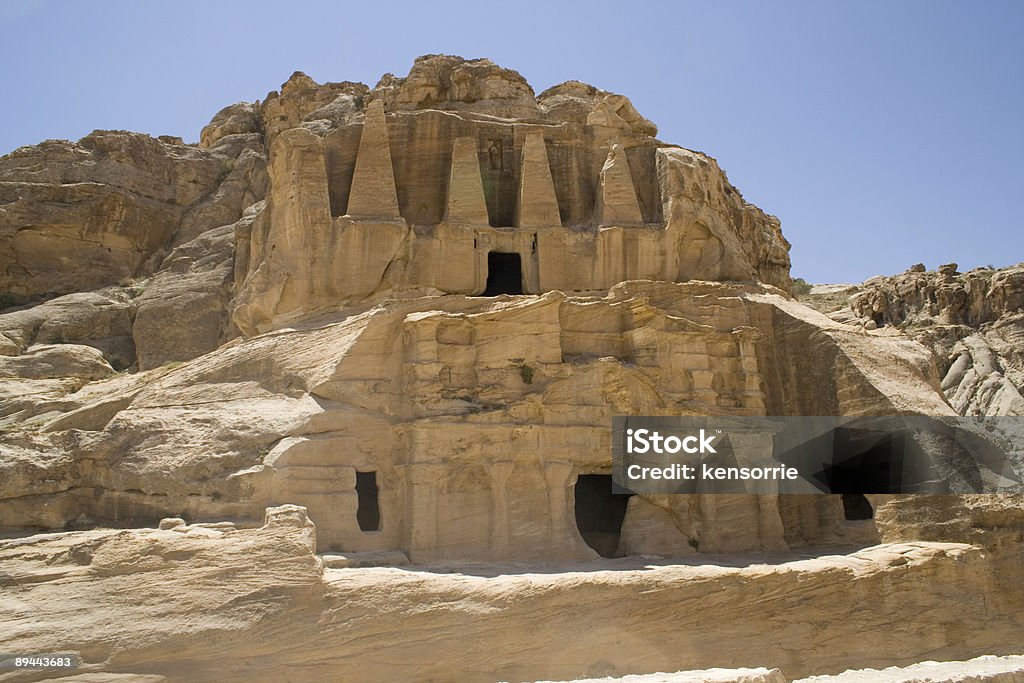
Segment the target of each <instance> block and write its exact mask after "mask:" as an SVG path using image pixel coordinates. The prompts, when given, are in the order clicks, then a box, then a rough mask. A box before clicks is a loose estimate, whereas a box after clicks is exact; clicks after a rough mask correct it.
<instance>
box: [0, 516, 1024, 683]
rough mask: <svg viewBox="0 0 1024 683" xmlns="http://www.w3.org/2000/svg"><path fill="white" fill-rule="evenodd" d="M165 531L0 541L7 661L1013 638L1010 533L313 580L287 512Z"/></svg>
mask: <svg viewBox="0 0 1024 683" xmlns="http://www.w3.org/2000/svg"><path fill="white" fill-rule="evenodd" d="M1014 504H1015V505H1016V506H1017V508H1018V510H1019V508H1020V504H1021V501H1020V499H1019V498H1017V499H1016V500H1015V501H1014ZM885 510H886V508H885V507H884V506H883V507H881V508H880V509H879V519H880V521H883V520H885V518H886V514H887V513H886V512H885ZM958 521H960V520H958ZM168 522H169V523H168V524H165V525H162V526H165V527H167V528H165V529H136V530H93V531H79V532H68V533H59V534H38V535H34V536H27V537H24V538H18V539H11V540H6V541H0V567H3V571H4V574H3V582H4V591H3V593H2V594H0V606H2V607H3V610H4V614H5V619H4V623H3V625H0V637H2V639H3V642H4V645H5V646H6V647H8V648H10V649H14V650H17V651H36V652H43V651H68V650H70V651H74V652H79V653H81V656H82V660H83V664H82V667H81V668H80V671H79V674H80V675H81V674H85V673H87V672H106V673H107V674H124V675H128V674H134V675H149V676H152V675H158V676H165V677H166V680H167V681H209V680H217V681H225V682H231V681H247V680H253V678H257V679H260V680H289V679H291V680H325V681H326V680H339V679H340V680H359V681H369V682H372V681H393V680H459V681H470V682H472V681H494V680H537V679H553V680H566V679H573V678H591V677H594V676H618V675H622V674H625V673H636V674H640V673H648V672H654V671H680V670H690V669H708V668H710V667H713V666H717V667H737V668H738V667H766V668H767V669H768V670H769V671H768V672H767V673H766V674H765V675H769V674H770V675H771V677H767V678H766V677H761V678H740V675H751V673H752V672H749V671H748V672H747V673H746V674H744V673H743V672H738V673H739V675H736V676H734V677H733V678H729V677H728V674H727V673H725V672H722V671H718V672H717V673H716V675H717V676H718V677H717V678H711V679H710V680H726V681H729V680H741V681H742V680H755V681H756V680H767V681H773V682H774V681H779V680H792V679H795V678H799V677H801V676H806V675H810V674H813V673H838V672H840V671H843V670H844V669H847V668H853V667H856V668H864V667H865V666H866V667H874V668H879V667H882V666H889V665H904V666H905V665H909V664H912V663H914V662H915V661H920V660H921V659H922V658H929V659H938V660H949V659H957V658H970V657H971V656H973V655H976V654H978V653H994V654H1008V653H1009V652H1012V649H1011V648H1013V647H1017V648H1019V643H1020V641H1019V635H1020V633H1021V632H1022V628H1024V622H1022V617H1021V615H1022V612H1021V609H1020V607H1021V600H1020V598H1021V590H1020V581H1019V578H1020V569H1019V561H1018V554H1019V545H1017V544H1012V545H1009V546H1007V545H1005V539H1006V538H1009V537H1011V536H1013V535H1014V534H1017V535H1019V534H1020V532H1021V526H1020V523H1021V520H1020V516H1019V514H1018V515H1017V517H1016V519H1012V520H1011V519H1003V520H989V521H987V522H986V524H987V528H986V529H977V530H976V531H975V533H974V535H973V537H972V539H971V541H970V542H967V543H948V542H946V543H934V542H914V543H899V542H891V543H887V544H885V545H880V546H876V547H873V548H868V549H865V550H862V551H859V552H855V553H852V554H848V555H832V556H824V557H818V558H814V559H805V560H798V561H790V562H784V563H781V564H749V563H745V562H744V563H739V564H738V566H736V565H734V566H729V565H719V566H714V565H707V564H704V565H699V564H664V563H661V562H655V563H653V564H652V563H649V562H644V561H639V562H637V561H632V562H631V561H628V560H619V561H617V564H616V563H608V564H606V565H604V566H601V567H594V566H590V567H588V568H587V571H576V572H572V571H570V572H567V573H533V572H531V571H530V569H529V567H527V566H523V565H521V564H520V565H503V566H495V567H490V568H474V567H462V568H460V569H461V570H460V571H459V573H454V574H451V573H443V572H442V573H437V572H428V571H422V570H415V569H413V570H408V569H401V568H369V569H324V568H323V567H322V565H321V564H320V562H319V560H318V558H317V557H316V555H314V554H313V553H312V551H311V550H310V540H311V536H312V535H313V534H315V530H314V529H313V527H312V525H311V524H310V523H309V521H308V520H307V519H306V518H305V515H304V512H303V511H302V509H301V508H295V507H285V508H276V509H271V510H268V511H267V514H266V518H265V520H264V521H263V523H262V525H261V526H259V527H258V528H248V529H241V528H235V527H234V526H232V525H223V524H220V525H197V524H192V525H187V524H183V523H180V520H168ZM962 522H963V523H964V524H969V520H966V519H965V520H962ZM883 528H888V525H885V524H883ZM1000 538H1002V539H1004V540H1002V541H1000V540H999V539H1000ZM965 540H966V539H965ZM971 543H979V544H980V545H972V544H971ZM1018 543H1019V541H1018ZM1008 581H1009V582H1010V583H1006V582H1008ZM996 595H998V596H999V599H990V598H992V597H993V596H996ZM110 615H117V617H118V618H116V619H111V618H110ZM894 622H898V623H894ZM143 625H144V627H142V626H143ZM580 625H585V627H584V628H581V627H580ZM897 627H898V628H897ZM819 643H827V644H828V647H821V646H820V645H818V644H819ZM1018 659H1019V658H1018ZM965 668H967V670H968V671H970V665H969V664H968V665H967V666H966V667H965ZM1006 668H1007V667H1006V666H1005V665H1004V666H1003V670H1004V671H1005V670H1006ZM771 669H778V672H776V673H775V674H771V672H770V670H771ZM992 669H996V667H991V668H990V671H991V670H992ZM996 670H998V669H996ZM713 673H715V672H713ZM756 675H759V676H760V675H761V674H756ZM54 678H56V675H54ZM36 680H38V678H37V679H36ZM101 680H102V679H101ZM133 680H139V679H133ZM141 680H146V679H141ZM158 680H159V679H158ZM655 680H657V679H655ZM668 680H673V679H671V678H670V679H668ZM682 680H695V679H694V678H693V677H690V678H683V679H682ZM696 680H708V679H707V678H704V679H700V678H697V679H696ZM882 680H884V679H882ZM897 680H899V679H897ZM910 680H913V679H910ZM931 680H945V679H941V678H933V679H931ZM951 680H957V679H955V678H952V679H951ZM960 680H963V679H960ZM974 680H1001V679H986V678H981V677H980V676H979V678H977V679H974ZM1011 680H1012V679H1011Z"/></svg>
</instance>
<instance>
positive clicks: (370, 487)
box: [356, 472, 380, 531]
mask: <svg viewBox="0 0 1024 683" xmlns="http://www.w3.org/2000/svg"><path fill="white" fill-rule="evenodd" d="M356 498H357V499H358V501H359V507H358V508H356V521H357V522H359V530H360V531H380V501H379V500H378V491H377V473H376V472H356Z"/></svg>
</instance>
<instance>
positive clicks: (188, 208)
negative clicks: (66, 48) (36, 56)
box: [0, 131, 262, 300]
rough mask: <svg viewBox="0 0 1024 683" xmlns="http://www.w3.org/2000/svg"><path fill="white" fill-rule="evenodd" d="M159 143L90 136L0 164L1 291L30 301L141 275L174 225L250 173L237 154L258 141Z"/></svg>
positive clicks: (258, 150) (248, 162)
mask: <svg viewBox="0 0 1024 683" xmlns="http://www.w3.org/2000/svg"><path fill="white" fill-rule="evenodd" d="M167 140H168V139H155V138H151V137H149V136H147V135H140V134H136V133H126V132H122V131H96V132H94V133H92V134H90V135H87V136H86V137H84V138H82V139H81V140H80V141H79V142H78V143H72V142H67V141H57V140H51V141H47V142H44V143H42V144H40V145H36V146H34V147H22V148H21V149H18V150H15V151H14V152H12V153H10V154H8V155H7V156H5V157H3V158H0V292H5V293H7V294H8V295H9V296H12V297H14V298H15V300H19V299H22V300H32V299H35V298H38V297H41V296H52V295H54V294H66V293H70V292H79V291H85V290H91V289H97V288H100V287H103V286H108V285H112V284H117V283H121V282H124V281H127V280H130V279H132V278H138V277H144V276H146V275H148V274H149V273H151V272H153V270H154V269H155V266H156V265H157V264H156V263H155V262H154V258H155V257H157V256H158V255H159V254H160V252H161V251H162V250H164V249H166V248H167V247H168V246H169V245H170V243H171V242H172V240H173V239H174V238H175V235H176V234H177V232H178V230H179V228H181V226H182V225H183V223H184V224H191V223H194V222H195V218H194V216H193V214H194V213H195V212H197V211H200V210H201V209H203V208H206V207H207V205H208V204H210V203H212V202H214V200H215V199H216V197H213V198H211V195H215V193H217V192H218V190H220V189H221V187H222V185H224V184H225V183H235V182H237V181H236V178H235V177H233V173H234V170H233V169H239V168H244V169H246V170H247V171H252V170H253V166H254V165H255V157H253V156H252V155H248V156H245V155H244V154H243V153H244V152H245V151H246V150H248V151H250V152H252V153H253V154H256V155H257V157H258V156H260V155H261V154H262V144H261V142H260V140H259V138H258V136H257V137H256V138H255V139H251V140H248V141H246V142H245V143H244V144H238V145H231V144H221V145H219V146H217V147H216V148H212V149H209V150H200V149H197V148H195V147H191V146H187V145H184V144H181V143H180V142H173V141H167ZM221 142H222V143H224V141H223V140H222V141H221ZM240 157H244V158H242V160H241V163H238V162H239V158H240ZM235 175H237V174H235ZM228 189H229V188H227V187H225V188H224V192H227V191H228ZM234 194H239V193H238V192H234ZM241 194H244V192H243V193H241ZM244 201H245V199H239V200H238V201H237V202H235V203H236V204H237V203H244ZM254 201H255V200H254ZM228 203H229V204H230V203H231V202H228ZM249 203H252V202H249ZM246 205H247V204H246ZM232 208H234V207H232ZM241 208H242V207H237V211H236V212H235V215H234V216H233V217H231V218H230V219H229V220H225V221H222V222H227V223H230V222H233V221H234V220H237V218H238V214H239V213H240V211H241ZM227 213H230V211H227ZM219 224H221V223H219V222H216V221H214V222H213V223H212V224H211V225H210V226H209V227H214V226H215V225H219ZM190 229H194V228H190Z"/></svg>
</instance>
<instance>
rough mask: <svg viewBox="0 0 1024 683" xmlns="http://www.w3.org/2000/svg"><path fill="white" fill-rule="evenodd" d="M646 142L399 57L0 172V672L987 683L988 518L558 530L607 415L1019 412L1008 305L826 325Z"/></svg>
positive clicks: (725, 200)
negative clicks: (981, 663) (973, 660)
mask: <svg viewBox="0 0 1024 683" xmlns="http://www.w3.org/2000/svg"><path fill="white" fill-rule="evenodd" d="M656 132H657V129H656V127H655V126H654V124H652V123H651V122H650V121H648V120H646V119H645V118H644V117H643V116H642V115H641V114H640V113H639V112H637V111H636V109H635V108H634V107H633V105H632V104H631V103H630V102H629V100H628V99H627V98H626V97H624V96H622V95H617V94H614V93H609V92H605V91H602V90H599V89H597V88H594V87H592V86H587V85H585V84H582V83H578V82H572V81H570V82H567V83H563V84H561V85H558V86H555V87H554V88H551V89H549V90H548V91H546V92H544V93H541V95H540V96H535V95H534V93H533V90H532V89H531V88H530V86H529V84H528V83H526V81H525V80H524V79H523V78H522V77H521V76H520V75H519V74H517V73H516V72H514V71H511V70H508V69H504V68H502V67H499V66H497V65H495V64H493V63H492V62H490V61H488V60H470V61H467V60H464V59H461V58H458V57H448V56H442V55H432V56H427V57H423V58H420V59H418V60H417V61H416V63H415V64H414V65H413V68H412V70H411V71H410V73H409V75H408V77H406V78H396V77H394V76H390V75H386V76H385V77H384V78H382V79H381V81H380V83H378V84H377V85H376V87H374V88H373V89H370V88H368V87H366V86H364V85H362V84H354V83H325V84H317V83H316V82H314V81H313V80H312V79H310V78H309V77H307V76H305V75H304V74H302V73H299V72H297V73H296V74H294V75H293V76H292V77H291V78H290V79H289V80H288V81H287V82H286V83H285V84H284V85H283V86H282V88H281V90H280V92H275V93H271V94H270V95H268V96H267V98H266V99H265V101H263V102H262V103H259V102H257V103H239V104H236V105H232V106H230V107H227V108H225V109H223V110H221V111H220V112H218V113H217V115H216V116H215V117H214V119H213V120H212V121H211V123H210V125H209V126H207V127H206V128H205V129H204V130H203V132H202V135H201V141H200V143H199V144H198V145H196V146H193V145H185V144H183V143H181V141H180V140H178V139H172V138H166V137H162V138H159V139H152V138H149V137H147V136H140V135H135V134H130V133H115V132H97V133H94V134H93V135H90V136H87V137H86V138H84V139H83V140H82V141H80V142H79V143H77V144H75V143H68V142H52V141H51V142H46V143H43V144H41V145H38V146H36V147H30V148H23V149H21V150H17V151H16V152H14V153H12V154H11V155H8V156H6V157H4V158H2V159H0V294H4V295H5V296H4V299H3V302H4V305H7V304H19V303H36V304H37V305H32V306H25V307H21V308H15V309H13V310H8V311H5V312H4V313H3V314H0V532H3V533H4V534H5V535H8V536H12V538H10V539H9V540H4V541H0V587H2V589H3V590H0V613H2V614H4V618H3V619H2V620H0V650H3V651H5V652H6V651H10V652H16V651H24V652H29V651H33V652H42V651H60V650H69V649H70V650H73V651H76V652H79V653H80V654H81V655H82V657H83V660H84V662H85V664H84V666H83V669H82V670H81V671H80V672H79V673H78V674H76V676H75V677H71V678H69V680H75V679H76V678H77V679H79V680H96V681H104V680H109V681H115V680H118V679H119V678H118V677H122V679H123V677H129V678H130V679H131V680H152V681H157V680H161V679H162V678H164V677H166V679H167V680H174V681H179V680H180V681H191V680H196V681H199V680H218V681H226V682H230V681H242V680H253V679H266V680H303V681H305V680H337V679H339V678H340V679H342V680H369V681H372V680H389V681H390V680H460V681H461V680H466V681H475V680H481V681H483V680H496V679H503V680H528V679H538V678H544V677H547V678H554V679H563V680H564V679H568V678H581V677H594V676H615V675H621V674H627V673H637V674H640V673H650V672H655V671H684V670H701V669H708V668H709V667H723V666H724V667H733V668H743V667H766V670H764V671H759V672H754V673H750V674H749V676H754V677H755V678H753V679H749V678H748V680H778V679H779V677H780V676H785V677H793V676H801V675H810V674H814V673H829V674H831V673H838V672H840V671H842V670H844V669H848V668H854V667H856V668H862V667H878V668H880V667H886V666H892V665H907V664H912V663H914V662H917V661H920V660H921V659H923V658H926V657H928V658H943V659H949V660H955V659H965V658H968V657H973V656H976V655H981V654H1012V653H1019V651H1020V643H1021V638H1020V635H1021V633H1022V632H1024V629H1022V626H1024V622H1022V621H1021V616H1020V615H1021V614H1024V611H1022V610H1021V607H1022V606H1024V604H1022V603H1024V599H1022V593H1021V586H1022V585H1024V582H1022V581H1021V578H1022V577H1021V574H1020V573H1021V569H1020V562H1019V559H1020V548H1021V537H1022V533H1024V517H1022V512H1021V511H1022V510H1024V504H1022V502H1021V500H1020V497H1019V496H1018V497H1013V496H1002V497H999V496H988V497H971V496H961V497H948V498H939V497H930V498H929V497H916V498H915V497H907V496H902V497H885V496H870V497H869V498H866V499H865V500H864V501H863V504H864V505H865V506H866V507H867V508H868V509H869V511H870V512H871V513H872V517H873V518H872V519H856V520H853V519H847V516H848V515H847V511H846V509H845V507H844V503H843V501H842V500H841V498H840V497H839V496H779V495H773V494H755V493H738V494H732V495H716V496H712V495H704V494H701V493H693V494H689V495H675V496H658V495H643V496H640V495H637V496H633V497H631V498H630V499H629V501H628V503H626V505H625V510H624V516H623V517H622V520H621V521H622V524H621V529H618V528H616V529H611V530H609V529H605V528H604V527H603V526H601V525H596V524H595V525H593V526H588V524H589V523H590V522H591V521H593V520H591V519H590V518H589V517H591V516H593V517H596V516H597V513H595V512H594V511H593V510H591V509H589V508H587V507H586V506H585V505H584V504H581V502H580V501H582V500H583V499H584V494H583V490H584V488H583V487H582V486H581V484H580V482H581V481H593V480H592V479H589V478H590V477H597V478H599V479H600V478H601V477H605V478H607V477H608V473H609V472H610V469H611V468H610V439H611V434H610V429H609V425H610V419H611V417H612V416H613V415H623V414H625V415H629V414H633V415H715V416H764V415H782V416H785V415H849V416H861V415H864V416H869V415H894V414H895V415H902V414H908V413H923V414H926V415H933V416H943V415H954V414H956V412H957V411H959V412H961V413H967V414H971V413H974V412H977V411H994V412H996V413H998V414H1000V415H1019V414H1020V412H1018V411H1019V408H1018V403H1017V402H1016V401H1017V399H1019V394H1017V395H1016V398H1015V395H1014V394H1013V392H1012V391H1011V389H1013V388H1014V387H1019V386H1020V383H1019V377H1018V375H1019V373H1020V372H1021V370H1022V367H1021V362H1022V356H1021V351H1020V349H1021V345H1020V343H1019V342H1020V335H1019V334H1018V333H1019V331H1020V321H1019V316H1020V315H1021V314H1020V311H1019V309H1020V300H1019V299H1020V297H1019V296H1018V295H1019V294H1020V291H1019V290H1020V286H1019V285H1020V283H1019V282H1018V280H1019V277H1018V276H1017V275H1016V274H1014V272H1011V271H1006V272H1004V273H996V274H990V275H986V276H982V275H977V276H975V275H971V274H967V276H960V275H957V274H956V273H955V272H954V271H955V268H954V269H952V270H950V269H948V268H947V269H944V270H943V271H942V272H940V273H939V274H938V275H937V276H934V277H933V276H932V275H930V274H927V273H921V272H919V271H917V270H915V271H914V272H913V273H910V274H907V275H906V276H905V277H903V276H900V278H902V279H900V278H897V279H896V280H894V281H893V282H895V284H893V282H890V281H886V280H879V281H877V282H875V283H868V284H866V285H865V286H864V287H863V288H862V290H860V291H859V293H855V294H856V296H855V299H856V302H861V303H856V302H855V304H854V307H853V308H852V309H851V310H850V311H849V312H848V314H846V318H844V319H847V320H849V321H856V320H858V316H864V315H866V311H868V310H869V309H870V311H871V313H870V316H868V317H869V318H870V320H867V319H866V318H861V319H863V320H865V322H866V323H867V324H861V325H850V324H846V323H845V322H842V321H840V320H835V319H832V318H830V317H827V316H825V315H822V314H820V313H817V312H815V311H813V310H811V309H810V308H808V307H807V306H805V305H803V304H801V303H799V302H797V301H795V300H794V299H792V298H791V297H790V296H789V295H788V293H787V292H788V289H789V287H790V284H791V281H790V277H789V256H788V248H789V245H788V243H787V242H786V241H785V239H784V238H783V236H782V233H781V230H780V227H779V223H778V220H777V219H775V218H774V217H772V216H769V215H766V214H765V213H763V212H762V211H761V210H760V209H758V208H756V207H754V206H752V205H750V204H748V203H746V202H745V201H744V200H743V198H742V197H741V196H740V194H739V192H738V191H737V190H736V189H735V188H734V187H732V185H731V184H729V182H728V180H727V178H726V177H725V174H724V173H723V172H722V171H721V169H720V168H719V167H718V165H717V163H716V162H715V161H714V159H712V158H711V157H708V156H707V155H705V154H702V153H699V152H693V151H689V150H685V149H681V148H678V147H674V146H672V145H669V144H666V143H663V142H661V141H659V140H657V139H655V138H654V137H653V136H654V135H655V134H656ZM982 286H984V288H985V293H984V295H983V296H980V297H979V296H978V295H977V294H976V289H977V288H979V287H982ZM872 288H874V289H872ZM890 290H891V292H890ZM865 293H867V294H865ZM883 293H884V296H883ZM55 294H62V295H63V296H56V297H55V298H51V297H53V295H55ZM482 294H483V295H486V296H479V295H482ZM862 294H864V296H863V297H862ZM856 297H861V298H856ZM43 299H49V300H46V301H42V300H43ZM40 301H41V303H40ZM899 302H909V303H899ZM933 304H934V305H933ZM876 315H877V316H878V319H876V317H875V316H876ZM898 316H903V317H902V318H901V320H903V321H906V320H911V321H912V322H913V321H916V320H920V321H922V324H924V323H923V321H924V320H925V318H926V317H927V319H928V321H929V322H928V323H927V328H922V329H927V330H928V332H927V334H928V335H931V336H929V337H927V338H925V337H922V339H924V341H925V342H926V343H927V345H922V344H921V343H919V342H918V341H915V340H913V339H911V338H909V337H907V336H906V335H903V334H900V333H899V332H897V331H895V330H894V329H893V325H894V323H895V321H896V319H897V317H898ZM933 319H934V320H936V321H938V323H939V324H933V322H931V321H932V320H933ZM872 327H873V328H875V329H871V328H872ZM940 349H946V350H948V353H947V354H946V355H944V356H943V355H941V354H940V358H939V360H937V359H936V354H935V352H936V350H940ZM943 358H948V359H949V360H948V363H947V362H946V361H943V360H942V359H943ZM115 370H117V371H121V370H127V372H115ZM1015 373H1017V374H1015ZM943 378H945V379H943ZM951 403H952V405H951ZM954 408H955V410H954ZM584 477H588V479H586V480H584V479H583V478H584ZM600 481H604V480H603V479H601V480H600ZM607 488H609V489H610V482H609V483H608V486H607ZM608 495H609V496H610V495H611V494H608ZM314 525H315V526H314ZM121 527H128V528H121ZM139 527H158V528H139ZM37 532H57V533H37ZM868 546H870V547H868ZM825 548H831V550H825ZM855 548H861V550H856V551H854V550H851V549H855ZM328 551H330V552H329V553H328ZM316 552H320V553H325V554H327V557H326V559H321V558H320V557H318V556H317V555H316V554H315V553H316ZM836 552H842V553H847V554H839V555H828V554H826V553H836ZM797 553H799V554H797ZM599 555H604V556H615V557H620V558H621V559H616V560H604V559H601V558H600V557H599ZM409 562H411V563H413V564H412V566H411V567H408V568H402V567H399V566H398V565H405V564H407V563H409ZM673 563H675V564H673ZM679 563H681V564H679ZM325 564H326V565H327V568H325ZM368 565H373V566H368ZM580 624H585V625H586V628H585V629H583V630H581V629H580ZM893 633H898V634H899V635H900V636H901V637H892V634H893ZM311 644H315V645H313V646H311ZM773 668H777V669H778V670H779V671H776V672H774V673H773V672H772V671H771V669H773ZM4 675H5V674H0V678H2V677H3V676H4ZM18 675H19V676H20V674H18ZM708 675H711V674H708ZM715 675H717V674H715ZM722 675H723V676H729V675H732V674H725V673H723V674H722ZM29 676H30V677H31V680H42V676H43V675H42V674H40V675H39V676H34V677H32V676H33V675H29ZM55 676H56V674H55ZM90 676H91V677H93V678H89V677H90ZM737 676H740V677H741V678H740V680H743V679H742V676H748V674H747V673H740V674H737ZM765 676H767V677H768V678H764V677H765ZM757 677H760V678H757ZM65 678H67V677H65ZM735 678H736V676H733V679H735ZM17 680H29V678H24V677H23V678H17ZM727 680H728V679H727Z"/></svg>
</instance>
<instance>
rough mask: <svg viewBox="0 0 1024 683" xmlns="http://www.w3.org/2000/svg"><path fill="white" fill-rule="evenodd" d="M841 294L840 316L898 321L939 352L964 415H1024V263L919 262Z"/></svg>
mask: <svg viewBox="0 0 1024 683" xmlns="http://www.w3.org/2000/svg"><path fill="white" fill-rule="evenodd" d="M819 292H820V294H821V295H824V294H826V292H824V291H822V290H819ZM812 294H813V292H812ZM821 295H819V296H818V297H815V296H811V297H810V298H811V300H812V303H813V302H814V300H815V299H817V301H818V302H819V303H820V302H822V300H823V299H825V297H824V296H821ZM839 298H845V299H846V300H847V301H848V303H847V306H846V307H845V308H840V309H839V310H836V311H834V312H833V313H831V315H832V317H833V318H835V319H837V320H841V321H844V322H849V323H855V324H860V325H862V326H866V327H868V328H870V329H878V328H885V327H894V328H897V329H899V330H901V331H903V332H905V333H906V334H908V335H910V336H911V337H913V338H914V339H917V340H918V341H920V342H921V343H922V344H924V345H925V346H926V347H928V348H930V349H931V350H932V351H934V353H935V356H936V362H937V364H938V367H939V370H940V372H941V374H942V375H943V380H942V390H943V392H944V393H945V395H946V398H947V399H948V400H949V402H950V405H952V407H953V408H954V409H955V410H956V411H957V412H958V413H960V414H961V415H988V416H1022V415H1024V398H1022V390H1024V264H1019V265H1017V266H1013V267H1010V268H1003V269H1000V270H995V269H992V268H976V269H974V270H972V271H970V272H967V273H960V272H958V271H957V265H956V264H955V263H951V264H946V265H944V266H941V267H940V268H939V269H938V271H927V270H926V269H925V267H924V266H923V265H920V264H919V265H916V266H913V267H912V268H910V269H909V270H907V271H906V272H905V273H901V274H899V275H895V276H893V277H877V278H872V279H871V280H868V281H867V282H865V283H863V284H862V285H856V286H850V287H848V288H846V289H845V290H844V292H843V294H842V295H840V296H839ZM833 308H835V306H833Z"/></svg>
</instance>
